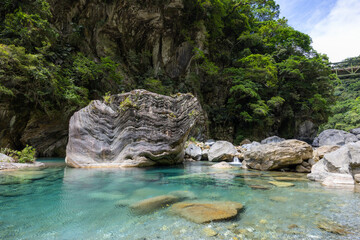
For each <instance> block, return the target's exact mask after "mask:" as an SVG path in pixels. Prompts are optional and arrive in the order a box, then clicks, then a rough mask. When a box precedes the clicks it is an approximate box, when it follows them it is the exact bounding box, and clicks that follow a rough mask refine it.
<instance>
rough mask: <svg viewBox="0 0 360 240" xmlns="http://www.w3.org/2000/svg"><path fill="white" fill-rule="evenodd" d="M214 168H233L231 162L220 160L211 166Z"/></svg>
mask: <svg viewBox="0 0 360 240" xmlns="http://www.w3.org/2000/svg"><path fill="white" fill-rule="evenodd" d="M211 167H212V168H220V169H228V168H233V166H231V165H230V164H229V163H227V162H219V163H216V164H214V165H212V166H211Z"/></svg>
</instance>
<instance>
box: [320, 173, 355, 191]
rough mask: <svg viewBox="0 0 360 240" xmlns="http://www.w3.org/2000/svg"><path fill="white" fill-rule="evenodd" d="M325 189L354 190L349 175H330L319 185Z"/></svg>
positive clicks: (352, 181)
mask: <svg viewBox="0 0 360 240" xmlns="http://www.w3.org/2000/svg"><path fill="white" fill-rule="evenodd" d="M321 184H322V185H323V186H326V187H340V188H354V184H355V182H354V179H353V177H352V176H351V174H341V173H332V174H330V175H328V176H327V177H326V178H325V179H324V180H323V182H322V183H321Z"/></svg>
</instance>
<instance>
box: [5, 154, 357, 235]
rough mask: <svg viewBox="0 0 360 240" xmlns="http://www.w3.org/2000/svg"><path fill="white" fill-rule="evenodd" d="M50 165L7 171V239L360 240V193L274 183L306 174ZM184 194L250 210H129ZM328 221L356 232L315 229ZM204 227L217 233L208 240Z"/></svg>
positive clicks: (194, 167) (205, 166) (301, 183)
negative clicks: (190, 216)
mask: <svg viewBox="0 0 360 240" xmlns="http://www.w3.org/2000/svg"><path fill="white" fill-rule="evenodd" d="M46 162H47V163H48V164H49V167H48V168H46V169H42V170H24V171H17V172H0V239H37V240H38V239H136V240H137V239H189V240H190V239H235V238H234V237H236V238H237V239H241V236H242V237H243V239H351V240H356V239H360V194H359V193H353V192H349V191H344V190H336V189H326V188H322V187H321V186H320V185H319V184H318V183H314V182H307V181H296V182H293V183H294V184H295V186H294V187H291V188H278V187H275V186H270V185H269V184H268V181H272V180H274V178H276V177H279V176H289V175H290V176H292V177H294V176H295V177H298V178H304V177H305V175H301V174H295V175H294V174H289V173H277V172H262V173H261V176H247V175H246V174H247V173H249V171H244V170H240V169H238V170H231V171H229V170H216V169H212V168H210V167H209V165H208V163H189V164H185V165H184V166H179V167H171V168H170V167H169V168H151V169H125V170H119V169H90V170H89V169H72V168H65V167H64V165H63V164H61V162H59V160H57V161H54V160H53V161H50V160H49V159H48V160H47V161H46ZM251 173H253V172H251ZM255 173H259V172H255ZM251 185H261V186H268V187H270V189H269V190H260V189H252V188H251V187H250V186H251ZM178 190H185V191H191V192H193V193H195V195H196V197H197V200H193V201H223V200H229V201H238V202H241V203H242V204H244V205H245V210H244V211H243V212H241V213H240V214H239V215H238V217H237V218H235V219H233V220H231V221H224V222H214V223H209V224H195V223H192V222H189V221H187V220H185V219H182V218H180V217H178V216H174V215H171V214H169V213H168V209H161V210H159V211H156V212H154V213H151V214H148V215H143V216H137V215H134V214H133V213H132V212H131V211H130V209H129V207H128V205H129V204H131V203H135V202H137V201H140V200H143V199H146V198H150V197H155V196H159V195H163V194H167V193H169V192H171V191H178ZM322 220H332V221H335V222H336V223H338V224H341V225H343V226H344V227H345V228H346V230H348V231H349V232H350V234H348V235H346V236H339V235H336V234H332V233H328V232H325V231H322V230H320V229H318V228H317V225H316V224H317V222H319V221H322ZM233 224H235V226H236V229H237V230H235V231H234V228H231V225H233ZM294 224H295V225H296V226H295V225H294ZM290 225H293V227H294V226H295V227H294V228H289V226H290ZM205 227H211V228H212V229H214V230H215V231H216V232H218V235H217V236H216V237H206V235H205V234H204V232H203V229H204V228H205ZM229 229H231V230H229ZM240 233H242V235H241V236H240V235H239V234H240Z"/></svg>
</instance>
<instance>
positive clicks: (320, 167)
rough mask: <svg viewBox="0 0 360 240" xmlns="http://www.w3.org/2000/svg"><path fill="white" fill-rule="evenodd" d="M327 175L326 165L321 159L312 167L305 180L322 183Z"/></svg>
mask: <svg viewBox="0 0 360 240" xmlns="http://www.w3.org/2000/svg"><path fill="white" fill-rule="evenodd" d="M328 175H329V170H328V168H327V166H326V163H325V161H324V159H321V160H320V161H318V162H317V163H315V164H314V165H313V166H312V168H311V173H309V174H308V175H307V178H308V179H310V180H312V181H317V182H322V181H323V180H324V179H325V178H326V177H327V176H328Z"/></svg>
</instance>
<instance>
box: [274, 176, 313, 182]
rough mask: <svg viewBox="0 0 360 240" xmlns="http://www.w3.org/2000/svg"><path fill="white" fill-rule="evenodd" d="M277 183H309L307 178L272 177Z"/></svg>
mask: <svg viewBox="0 0 360 240" xmlns="http://www.w3.org/2000/svg"><path fill="white" fill-rule="evenodd" d="M274 179H275V180H277V181H290V182H292V181H309V180H308V179H307V178H297V177H274Z"/></svg>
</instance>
